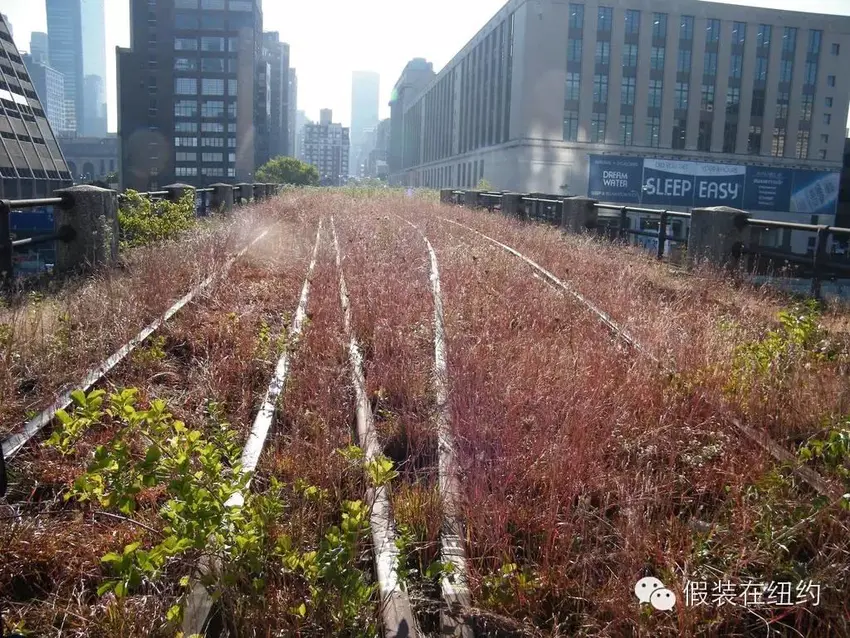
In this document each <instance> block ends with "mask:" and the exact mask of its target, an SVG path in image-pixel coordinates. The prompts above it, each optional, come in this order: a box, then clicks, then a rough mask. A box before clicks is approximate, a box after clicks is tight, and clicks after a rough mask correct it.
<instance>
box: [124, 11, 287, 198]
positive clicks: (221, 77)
mask: <svg viewBox="0 0 850 638" xmlns="http://www.w3.org/2000/svg"><path fill="white" fill-rule="evenodd" d="M130 12H131V14H130V27H131V29H130V30H131V46H130V48H129V49H121V50H119V54H118V74H117V75H118V130H119V156H120V170H119V173H120V175H121V180H122V186H123V187H125V188H134V189H137V190H143V191H147V190H153V189H157V188H160V187H162V186H164V185H166V184H170V183H174V182H184V183H187V184H192V185H194V186H206V185H209V184H212V183H215V182H221V181H225V182H240V181H253V177H254V170H255V168H256V164H255V163H256V160H257V154H256V143H257V138H258V131H259V129H258V127H257V126H256V119H257V114H258V112H259V113H266V112H268V113H270V112H271V106H270V102H271V95H270V86H271V85H270V80H271V77H270V73H269V74H268V75H267V76H266V78H264V79H263V90H262V91H260V90H258V88H257V87H258V84H259V82H258V76H259V74H258V69H259V68H260V62H261V60H262V52H263V30H262V12H261V9H260V0H160V1H158V2H157V3H156V5H155V6H154V5H151V4H150V3H149V2H148V1H147V0H132V1H131V3H130ZM267 91H268V94H266V92H267ZM261 99H262V103H261V102H260V100H261Z"/></svg>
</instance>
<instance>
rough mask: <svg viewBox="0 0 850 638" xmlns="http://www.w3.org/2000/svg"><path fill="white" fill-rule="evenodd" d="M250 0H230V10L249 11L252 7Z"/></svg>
mask: <svg viewBox="0 0 850 638" xmlns="http://www.w3.org/2000/svg"><path fill="white" fill-rule="evenodd" d="M253 5H254V3H253V2H252V0H230V10H231V11H251V10H252V9H253V8H254V6H253Z"/></svg>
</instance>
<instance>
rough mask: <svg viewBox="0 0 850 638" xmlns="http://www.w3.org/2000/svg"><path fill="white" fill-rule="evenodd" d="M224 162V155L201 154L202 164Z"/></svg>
mask: <svg viewBox="0 0 850 638" xmlns="http://www.w3.org/2000/svg"><path fill="white" fill-rule="evenodd" d="M223 160H224V154H223V153H201V161H202V162H221V161H223Z"/></svg>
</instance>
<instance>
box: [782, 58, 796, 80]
mask: <svg viewBox="0 0 850 638" xmlns="http://www.w3.org/2000/svg"><path fill="white" fill-rule="evenodd" d="M793 68H794V61H793V60H782V61H781V62H780V63H779V81H780V82H790V81H791V70H792V69H793Z"/></svg>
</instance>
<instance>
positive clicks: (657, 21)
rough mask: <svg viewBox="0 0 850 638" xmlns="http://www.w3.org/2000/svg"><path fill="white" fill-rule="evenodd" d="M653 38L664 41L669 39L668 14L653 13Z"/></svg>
mask: <svg viewBox="0 0 850 638" xmlns="http://www.w3.org/2000/svg"><path fill="white" fill-rule="evenodd" d="M652 37H653V38H658V39H664V38H666V37H667V14H666V13H653V14H652Z"/></svg>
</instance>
